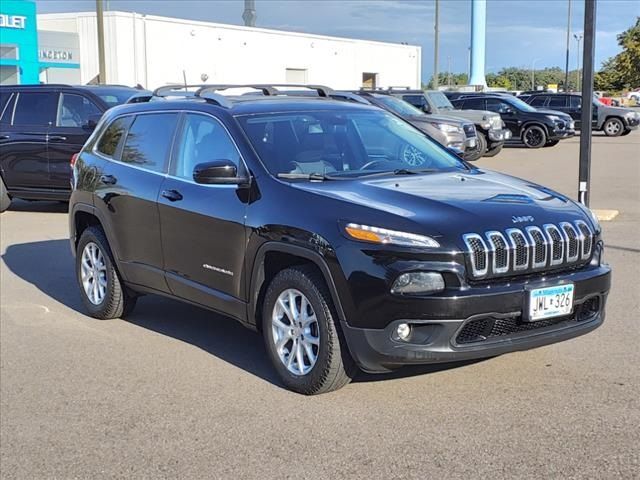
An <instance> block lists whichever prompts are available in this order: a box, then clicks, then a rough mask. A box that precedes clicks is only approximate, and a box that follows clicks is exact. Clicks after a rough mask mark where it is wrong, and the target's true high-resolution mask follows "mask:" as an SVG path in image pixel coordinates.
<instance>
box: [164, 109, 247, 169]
mask: <svg viewBox="0 0 640 480" xmlns="http://www.w3.org/2000/svg"><path fill="white" fill-rule="evenodd" d="M176 145H177V146H178V148H177V150H176V156H175V160H174V162H173V166H172V168H171V173H172V174H173V175H175V176H177V177H180V178H186V179H189V180H191V179H193V171H194V170H195V167H196V166H197V165H198V164H201V163H207V162H214V161H217V160H230V161H231V162H233V163H234V164H235V165H236V166H237V167H238V169H240V168H241V165H242V163H241V160H240V154H239V153H238V149H237V148H236V146H235V144H234V143H233V140H232V139H231V137H230V136H229V134H228V133H227V130H226V129H225V128H224V127H223V126H222V124H221V123H220V122H219V121H218V120H215V119H213V118H211V117H209V116H208V115H201V114H196V113H187V114H186V115H185V116H184V123H183V127H182V131H181V132H180V135H179V136H178V138H177V139H176Z"/></svg>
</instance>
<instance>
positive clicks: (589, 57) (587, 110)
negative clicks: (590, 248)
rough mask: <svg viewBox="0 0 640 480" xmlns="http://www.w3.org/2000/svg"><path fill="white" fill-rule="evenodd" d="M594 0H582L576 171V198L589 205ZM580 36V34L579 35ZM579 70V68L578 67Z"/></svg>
mask: <svg viewBox="0 0 640 480" xmlns="http://www.w3.org/2000/svg"><path fill="white" fill-rule="evenodd" d="M595 33H596V0H584V52H583V54H582V66H583V69H584V74H583V75H582V112H580V121H581V123H582V130H581V131H580V166H579V171H578V200H579V201H580V203H582V204H583V205H586V206H587V207H588V206H589V184H590V181H591V115H592V113H593V64H594V56H595V51H596V48H595V43H596V42H595V40H596V38H595ZM580 37H581V38H582V36H580ZM578 72H580V69H578Z"/></svg>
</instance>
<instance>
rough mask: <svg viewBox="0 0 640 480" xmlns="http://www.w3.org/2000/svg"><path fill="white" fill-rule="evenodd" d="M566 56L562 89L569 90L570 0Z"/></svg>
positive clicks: (568, 0)
mask: <svg viewBox="0 0 640 480" xmlns="http://www.w3.org/2000/svg"><path fill="white" fill-rule="evenodd" d="M567 4H568V6H567V10H568V11H567V57H566V59H565V64H564V91H565V93H566V92H568V91H569V90H568V89H569V43H570V40H571V0H567Z"/></svg>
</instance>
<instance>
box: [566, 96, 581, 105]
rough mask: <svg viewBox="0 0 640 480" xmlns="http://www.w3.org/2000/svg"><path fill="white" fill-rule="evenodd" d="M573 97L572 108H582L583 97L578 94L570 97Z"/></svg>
mask: <svg viewBox="0 0 640 480" xmlns="http://www.w3.org/2000/svg"><path fill="white" fill-rule="evenodd" d="M569 98H570V99H571V108H580V107H582V98H580V97H578V96H577V95H571V96H570V97H569Z"/></svg>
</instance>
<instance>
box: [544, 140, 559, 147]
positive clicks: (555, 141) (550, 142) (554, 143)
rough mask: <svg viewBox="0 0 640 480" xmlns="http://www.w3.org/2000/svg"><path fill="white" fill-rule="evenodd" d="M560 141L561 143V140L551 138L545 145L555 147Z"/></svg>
mask: <svg viewBox="0 0 640 480" xmlns="http://www.w3.org/2000/svg"><path fill="white" fill-rule="evenodd" d="M559 143H560V140H549V141H548V142H547V144H546V145H545V147H553V146H555V145H557V144H559Z"/></svg>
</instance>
